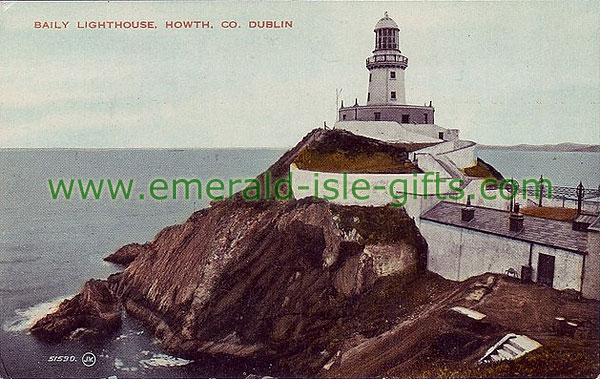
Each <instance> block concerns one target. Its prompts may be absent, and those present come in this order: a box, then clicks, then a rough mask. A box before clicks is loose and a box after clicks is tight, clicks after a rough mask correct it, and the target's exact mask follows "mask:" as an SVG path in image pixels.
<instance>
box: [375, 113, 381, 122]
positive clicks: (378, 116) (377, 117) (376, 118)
mask: <svg viewBox="0 0 600 379" xmlns="http://www.w3.org/2000/svg"><path fill="white" fill-rule="evenodd" d="M379 120H381V112H375V121H379Z"/></svg>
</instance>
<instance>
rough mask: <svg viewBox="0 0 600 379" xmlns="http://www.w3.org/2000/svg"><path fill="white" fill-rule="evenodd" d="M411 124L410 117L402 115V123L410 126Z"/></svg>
mask: <svg viewBox="0 0 600 379" xmlns="http://www.w3.org/2000/svg"><path fill="white" fill-rule="evenodd" d="M409 122H410V115H408V114H403V115H402V123H403V124H408V123H409Z"/></svg>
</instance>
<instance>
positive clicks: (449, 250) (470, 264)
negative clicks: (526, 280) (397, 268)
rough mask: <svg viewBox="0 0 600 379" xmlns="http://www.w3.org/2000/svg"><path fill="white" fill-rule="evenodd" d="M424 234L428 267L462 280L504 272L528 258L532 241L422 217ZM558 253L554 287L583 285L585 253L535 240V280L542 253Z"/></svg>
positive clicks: (446, 275)
mask: <svg viewBox="0 0 600 379" xmlns="http://www.w3.org/2000/svg"><path fill="white" fill-rule="evenodd" d="M419 229H420V231H421V234H422V235H423V237H425V239H426V240H427V244H428V246H429V251H428V253H427V268H428V270H430V271H433V272H435V273H437V274H440V275H441V276H443V277H444V278H446V279H450V280H457V281H462V280H465V279H468V278H470V277H473V276H477V275H481V274H484V273H486V272H491V273H497V274H504V272H505V270H507V269H509V268H514V269H515V270H517V272H518V273H519V275H520V273H521V266H524V265H527V264H528V262H529V249H530V245H531V243H529V242H524V241H520V240H516V239H512V238H507V237H502V236H496V235H493V234H488V233H481V232H478V231H474V230H469V229H464V228H459V227H455V226H451V225H445V224H440V223H437V222H433V221H429V220H420V227H419ZM540 253H541V254H548V255H551V256H554V257H555V262H554V265H555V266H554V288H556V289H558V290H563V289H567V288H570V289H574V290H576V291H579V290H580V289H581V271H582V265H583V256H582V255H580V254H576V253H573V252H569V251H566V250H560V249H555V248H551V247H547V246H543V245H537V244H533V249H532V256H531V258H532V262H531V263H532V268H533V278H532V279H533V280H534V281H536V280H537V264H538V256H539V254H540Z"/></svg>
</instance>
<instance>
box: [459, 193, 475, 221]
mask: <svg viewBox="0 0 600 379" xmlns="http://www.w3.org/2000/svg"><path fill="white" fill-rule="evenodd" d="M473 217H475V208H473V207H472V206H471V199H470V198H468V197H467V205H465V206H464V207H462V208H461V209H460V219H461V220H463V221H465V222H469V221H471V220H472V219H473Z"/></svg>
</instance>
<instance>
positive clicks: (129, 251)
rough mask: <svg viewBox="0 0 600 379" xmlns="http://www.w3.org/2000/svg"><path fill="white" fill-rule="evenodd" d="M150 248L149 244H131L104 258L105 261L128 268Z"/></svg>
mask: <svg viewBox="0 0 600 379" xmlns="http://www.w3.org/2000/svg"><path fill="white" fill-rule="evenodd" d="M148 248H149V246H148V244H143V245H141V244H139V243H130V244H128V245H125V246H123V247H121V248H120V249H119V250H117V251H115V252H114V253H112V254H111V255H109V256H108V257H106V258H104V260H105V261H107V262H111V263H117V264H120V265H124V266H127V265H128V264H130V263H131V262H133V260H134V259H135V258H136V257H137V256H138V255H139V254H140V253H142V252H144V251H146V249H148Z"/></svg>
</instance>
